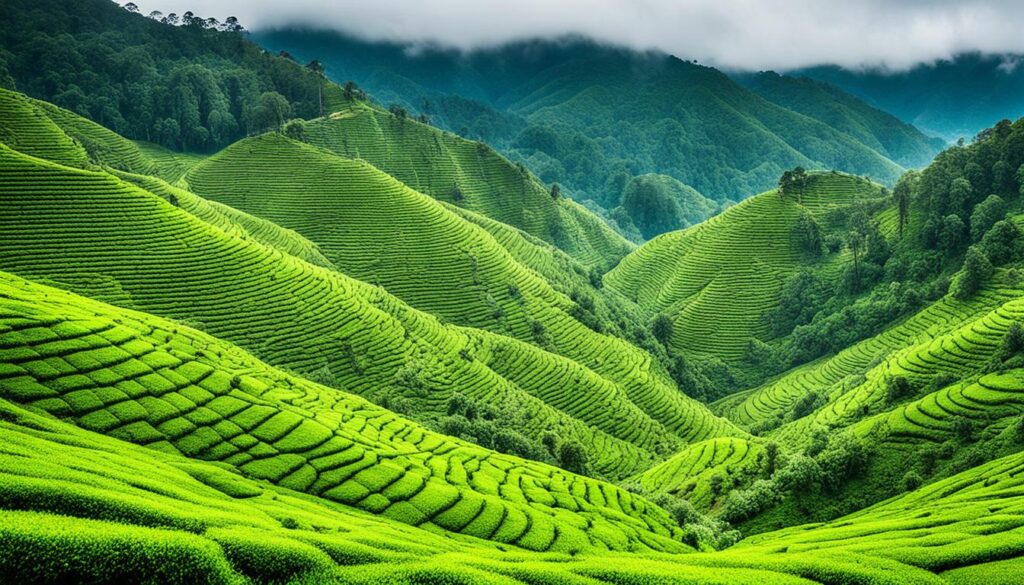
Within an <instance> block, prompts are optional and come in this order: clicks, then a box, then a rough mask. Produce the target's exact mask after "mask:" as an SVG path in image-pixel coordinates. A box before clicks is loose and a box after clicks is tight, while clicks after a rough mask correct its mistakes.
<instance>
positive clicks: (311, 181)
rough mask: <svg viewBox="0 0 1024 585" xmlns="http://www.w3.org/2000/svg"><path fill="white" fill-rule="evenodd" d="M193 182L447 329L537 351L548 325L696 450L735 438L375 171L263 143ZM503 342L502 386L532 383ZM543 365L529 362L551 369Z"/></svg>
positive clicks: (642, 361) (557, 297) (551, 333)
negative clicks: (304, 240) (509, 380)
mask: <svg viewBox="0 0 1024 585" xmlns="http://www.w3.org/2000/svg"><path fill="white" fill-rule="evenodd" d="M254 163H255V164H254ZM245 165H254V166H253V167H252V168H251V171H250V172H247V173H244V174H243V175H241V176H239V175H238V173H237V169H238V168H240V167H242V166H245ZM285 169H287V172H283V173H282V171H283V170H285ZM282 177H286V178H287V179H286V180H281V178H282ZM186 180H187V181H188V183H189V185H190V187H191V188H192V189H194V190H195V191H196V192H198V193H200V194H202V195H204V196H207V197H210V198H212V199H216V200H218V201H221V202H223V203H225V204H228V205H231V206H232V207H235V208H237V209H242V210H244V211H247V212H249V213H252V214H254V215H257V216H260V217H264V218H266V219H269V220H271V221H273V222H274V223H276V224H278V225H282V226H286V227H288V228H292V229H295V230H296V231H298V232H299V233H301V234H303V235H304V236H306V237H308V238H309V239H310V240H312V241H314V242H316V243H317V244H318V245H319V246H320V247H321V249H322V250H323V251H324V253H325V254H326V256H327V257H328V258H329V259H330V260H331V261H332V262H333V263H334V264H335V265H337V266H338V267H339V268H340V269H341V270H342V271H344V272H345V273H346V274H350V275H352V276H355V277H356V278H359V279H360V280H363V281H366V282H372V283H377V284H380V285H381V286H383V287H384V288H385V289H387V290H388V291H389V292H391V293H393V294H395V295H396V296H398V297H399V298H401V299H403V300H405V301H406V302H408V303H409V304H411V305H413V306H415V307H417V308H420V309H422V310H425V311H428V312H431V313H433V314H435V315H439V316H440V317H442V318H444V319H446V320H449V321H453V322H455V323H457V324H459V325H462V326H468V327H476V328H483V329H488V330H491V331H494V332H497V333H503V334H506V335H510V336H513V337H516V338H518V339H519V340H521V341H526V342H532V343H536V341H537V340H536V337H537V336H536V328H537V327H538V325H539V326H540V327H541V329H542V330H543V331H544V336H545V337H546V340H547V343H546V344H538V345H541V346H542V347H544V348H545V349H548V350H551V351H553V352H555V353H558V354H561V355H563V356H565V357H568V358H569V359H571V360H574V361H576V362H578V363H579V364H582V365H584V366H586V368H588V369H590V370H592V371H593V372H594V373H597V374H599V375H600V376H601V377H603V378H604V379H598V378H593V385H594V386H595V387H600V386H602V385H604V384H605V381H606V380H607V381H611V382H613V383H615V384H616V385H617V386H618V388H616V389H615V392H616V393H618V394H619V395H621V396H623V397H624V398H620V399H619V400H620V403H624V404H628V403H629V402H633V403H635V404H636V405H637V406H639V407H640V409H642V411H643V413H645V414H644V417H647V416H649V417H651V418H653V419H654V420H656V421H658V423H660V424H661V425H664V426H666V427H668V429H669V430H670V431H671V432H673V433H675V434H677V435H678V436H680V437H682V438H684V439H685V440H687V441H689V440H695V439H703V438H707V436H709V435H708V433H712V434H717V433H720V432H728V430H727V428H726V426H719V427H717V428H715V426H714V423H712V424H711V425H705V424H702V423H699V422H697V421H696V420H694V418H695V417H698V418H699V417H704V416H705V415H704V414H703V413H701V412H700V410H694V409H693V408H691V407H690V406H689V405H688V404H687V401H685V400H684V399H683V397H682V396H680V394H679V393H678V391H676V390H675V388H674V387H673V385H672V383H671V382H670V381H669V380H668V379H667V376H666V375H665V374H664V373H662V372H659V371H658V370H657V369H656V368H655V366H654V364H652V363H651V359H650V357H649V356H647V355H646V354H644V353H643V352H641V351H639V350H637V349H636V348H635V347H632V346H630V345H628V344H627V343H625V342H623V341H621V340H619V339H616V338H614V337H611V336H608V335H602V334H599V333H597V332H595V331H593V330H591V329H590V328H588V327H586V326H584V325H583V324H582V323H580V322H578V321H577V320H576V319H574V318H572V317H571V316H570V315H569V314H568V312H567V310H568V309H569V305H570V301H569V299H567V298H565V297H564V296H563V295H561V294H559V293H557V292H556V291H555V290H553V289H552V288H551V287H550V286H549V285H548V283H547V282H546V281H545V280H543V279H542V278H538V277H537V275H536V274H535V273H533V272H532V271H531V270H529V269H527V268H526V267H524V266H522V265H520V264H519V263H518V262H516V261H515V259H514V258H513V257H512V256H511V255H510V254H509V253H508V252H507V251H506V250H505V249H504V248H503V247H502V246H501V245H499V244H498V242H497V241H496V240H495V239H494V238H492V237H491V236H490V235H489V234H488V233H487V232H486V231H484V230H483V229H482V228H480V227H478V226H477V225H475V224H473V223H470V222H467V221H465V220H463V219H462V218H460V217H459V216H458V215H456V214H454V213H452V212H450V211H449V210H448V209H447V208H445V207H444V206H442V205H441V204H439V203H438V202H436V201H434V200H433V199H431V198H429V197H426V196H423V195H421V194H419V193H416V192H415V191H412V190H410V189H408V188H407V187H405V186H404V185H402V184H401V183H398V182H397V181H395V180H393V179H392V178H390V177H388V176H387V175H384V174H383V173H380V172H379V171H378V170H377V169H375V168H374V167H371V166H369V165H366V164H365V163H359V162H353V161H349V160H346V159H342V158H340V157H336V156H331V155H325V154H323V153H321V152H320V151H316V150H314V149H312V148H311V147H308V146H305V145H302V144H300V143H297V142H294V141H289V140H288V139H286V138H284V137H281V136H275V135H266V136H263V137H260V138H257V139H251V140H247V141H243V142H240V143H238V144H236V145H234V146H232V147H231V148H229V149H227V150H225V151H224V152H221V153H219V154H217V155H215V156H213V157H211V158H210V159H208V160H207V161H204V162H202V163H200V164H199V165H197V166H196V167H195V168H194V169H193V170H192V171H190V172H189V174H188V175H187V176H186ZM311 202H313V203H311ZM396 232H397V233H398V234H399V235H400V236H401V237H399V238H396V237H395V233H396ZM494 339H497V338H494ZM499 342H500V343H501V344H503V345H504V346H505V348H504V349H503V350H502V351H503V353H502V354H501V355H500V356H497V355H496V357H497V359H494V360H490V359H485V361H486V363H488V365H489V366H490V367H492V368H495V369H497V370H498V371H500V372H502V373H503V375H505V376H515V375H522V374H526V373H527V372H529V376H530V377H531V378H535V376H536V373H535V372H532V371H530V370H529V369H527V368H525V367H524V366H525V364H526V363H527V362H525V361H524V358H525V356H526V355H530V354H529V353H526V354H524V351H523V350H524V348H522V346H519V345H509V344H508V343H507V342H505V341H504V340H500V339H499ZM533 353H537V352H533ZM517 354H518V355H517ZM506 356H508V357H506ZM537 359H538V358H536V357H531V358H530V360H531V362H533V363H543V362H537ZM509 363H511V364H513V365H512V366H511V367H510V366H509V365H508V364H509ZM581 375H584V374H578V375H576V376H575V378H574V379H580V376H581ZM591 376H592V374H591ZM577 385H578V384H573V386H577ZM586 394H589V395H591V396H594V397H596V396H598V394H595V393H594V392H588V393H586ZM580 395H581V393H578V392H567V391H566V390H565V388H564V383H563V388H562V389H560V390H555V393H554V394H552V393H550V392H549V393H548V394H547V395H546V398H545V400H546V401H549V403H552V404H557V405H559V406H558V407H559V408H563V409H564V408H566V406H565V405H566V404H567V403H568V402H569V401H571V402H572V403H573V404H575V407H574V408H572V409H570V410H571V411H573V412H580V410H581V409H582V410H586V411H588V412H591V413H593V414H595V415H596V412H595V411H593V409H592V407H590V406H584V405H583V404H578V403H577V401H578V400H579V396H580ZM633 410H635V408H634V407H633V406H632V405H631V404H628V407H627V408H616V409H615V411H616V412H618V413H620V416H621V417H622V418H621V419H620V420H621V422H622V423H623V424H624V425H627V426H632V427H633V430H632V431H630V433H631V434H632V433H639V434H641V435H644V434H646V433H647V431H648V430H649V429H650V425H649V424H647V423H640V424H637V423H635V422H631V421H634V420H635V419H633V417H631V416H629V415H628V414H626V413H629V412H631V411H633ZM695 429H697V430H696V433H695V432H694V430H695ZM657 434H658V433H655V435H657Z"/></svg>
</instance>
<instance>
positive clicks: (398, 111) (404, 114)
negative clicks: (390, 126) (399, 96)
mask: <svg viewBox="0 0 1024 585" xmlns="http://www.w3.org/2000/svg"><path fill="white" fill-rule="evenodd" d="M388 111H389V112H391V114H392V115H393V116H394V117H396V118H398V119H399V120H405V119H406V118H408V117H409V110H406V109H405V108H403V107H402V106H400V105H398V104H391V106H389V107H388Z"/></svg>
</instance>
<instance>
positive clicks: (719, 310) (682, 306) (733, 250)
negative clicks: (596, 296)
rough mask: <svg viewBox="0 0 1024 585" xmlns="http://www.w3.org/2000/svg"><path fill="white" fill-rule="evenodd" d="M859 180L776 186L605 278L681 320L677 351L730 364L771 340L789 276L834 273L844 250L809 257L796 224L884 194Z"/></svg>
mask: <svg viewBox="0 0 1024 585" xmlns="http://www.w3.org/2000/svg"><path fill="white" fill-rule="evenodd" d="M878 189H879V188H878V186H877V185H874V184H872V183H868V182H867V181H865V180H864V179H861V178H858V177H850V176H848V175H841V174H833V173H821V174H814V175H812V184H811V186H810V187H809V188H808V189H807V190H806V191H805V192H804V193H803V194H802V196H801V197H800V201H799V202H798V201H797V198H796V197H791V196H787V197H785V198H782V197H779V195H778V194H777V193H776V192H774V191H772V192H769V193H764V194H761V195H758V196H756V197H753V198H751V199H748V200H746V201H744V202H743V203H740V204H738V205H736V206H734V207H731V208H730V209H728V210H726V211H725V212H724V213H722V214H720V215H718V216H716V217H713V218H711V219H710V220H708V221H706V222H704V223H701V224H699V225H697V226H694V227H692V228H689V229H686V230H682V231H678V232H672V233H668V234H664V235H662V236H659V237H657V238H655V239H653V240H651V241H650V242H648V243H647V244H645V245H644V246H642V247H641V248H640V249H638V250H636V251H635V252H633V253H632V254H630V255H629V256H627V257H626V258H624V259H623V260H622V262H621V263H619V265H618V266H617V267H615V269H614V270H612V271H611V272H609V273H608V274H607V275H606V276H605V282H606V283H607V285H608V286H610V287H612V288H615V289H617V290H618V291H620V292H622V293H623V294H624V295H626V296H627V297H628V298H630V299H633V300H635V301H636V302H637V303H638V304H639V305H640V306H641V307H643V308H645V309H646V310H647V311H648V312H649V313H650V314H657V313H662V314H665V315H668V316H669V317H670V318H671V319H672V320H673V323H674V324H675V327H674V329H673V336H672V339H671V346H672V347H673V349H676V350H679V351H683V352H687V353H697V354H709V355H712V356H716V357H718V358H721V359H723V360H726V361H727V362H733V363H735V362H737V361H739V360H740V358H741V357H742V356H743V354H744V351H745V349H746V347H747V344H748V342H749V340H750V339H753V338H761V339H763V338H764V337H766V335H767V333H768V324H767V323H766V322H765V320H764V316H765V314H766V313H767V312H768V311H770V310H771V309H772V308H773V307H774V306H775V304H776V303H777V302H778V300H779V294H780V291H781V287H782V284H783V282H784V281H785V279H786V277H788V276H789V275H791V274H792V273H793V272H795V271H796V270H798V269H799V268H801V267H804V266H819V269H820V270H822V271H824V272H825V273H829V272H834V269H835V268H836V267H837V266H838V259H839V258H841V255H833V256H827V257H825V258H823V259H820V260H809V259H807V258H806V257H805V256H804V254H803V253H802V252H801V251H800V250H799V249H798V248H797V247H796V245H795V244H794V242H793V239H792V228H793V225H794V221H795V220H796V218H797V217H798V216H799V214H800V213H803V212H810V213H811V214H812V215H814V216H816V217H819V218H820V220H821V221H824V220H825V218H826V217H827V212H828V210H830V209H834V208H836V207H842V206H847V205H849V204H850V203H852V202H853V201H856V200H859V199H864V198H871V197H877V196H878Z"/></svg>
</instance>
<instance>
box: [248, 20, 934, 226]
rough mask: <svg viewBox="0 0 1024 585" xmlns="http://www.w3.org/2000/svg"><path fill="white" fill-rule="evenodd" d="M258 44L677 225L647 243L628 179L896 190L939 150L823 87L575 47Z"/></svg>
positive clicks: (713, 191)
mask: <svg viewBox="0 0 1024 585" xmlns="http://www.w3.org/2000/svg"><path fill="white" fill-rule="evenodd" d="M254 38H255V39H256V40H257V41H258V42H260V43H262V44H264V45H265V46H268V47H273V48H275V49H281V50H288V51H290V52H292V53H293V54H295V55H301V56H302V57H303V58H306V59H312V58H318V59H322V60H323V62H324V64H325V66H326V68H327V71H328V73H329V74H330V75H333V76H335V77H338V78H344V79H349V78H351V79H355V80H357V81H359V82H360V84H361V85H363V86H364V87H366V88H367V89H368V90H369V91H370V92H371V93H372V94H373V95H374V96H375V97H376V98H377V99H378V100H380V101H381V102H383V103H394V104H398V105H401V106H402V107H403V108H405V109H407V110H409V111H411V112H415V113H422V114H424V115H426V116H428V117H429V119H430V120H431V122H432V123H434V124H436V125H438V126H439V127H442V128H445V129H448V130H450V131H453V132H456V133H459V134H460V135H463V136H467V137H470V138H473V139H477V140H482V141H485V142H487V143H488V144H491V145H493V146H495V147H496V148H498V149H499V150H500V151H501V152H503V153H505V154H507V155H508V156H510V157H511V158H513V159H514V160H517V161H521V162H523V163H524V164H526V166H527V167H529V168H530V169H531V170H533V171H534V172H535V173H536V174H537V175H538V176H539V177H540V178H541V179H542V180H544V181H545V182H548V183H558V184H559V185H561V186H562V187H564V188H565V190H566V193H567V194H568V195H570V196H573V197H575V198H576V199H578V200H581V201H586V200H589V201H592V202H593V204H594V207H595V209H604V210H607V212H608V215H609V217H612V218H614V219H615V221H616V222H617V223H618V224H619V225H620V227H622V228H623V232H624V233H635V232H632V231H631V228H630V226H629V223H631V222H632V223H633V224H635V227H637V228H639V231H640V232H643V233H645V234H646V235H645V236H644V237H645V238H647V237H649V235H650V234H652V233H663V232H664V231H667V230H666V228H667V227H668V226H681V225H684V224H683V223H681V222H677V221H674V220H669V221H666V222H665V224H664V225H663V226H660V227H659V228H658V230H660V231H658V230H656V231H654V232H652V231H650V230H647V229H646V228H641V224H644V223H647V220H646V219H645V218H643V217H638V216H636V215H633V214H632V212H631V211H629V210H628V209H626V208H623V209H619V211H618V212H617V213H615V212H614V211H615V210H616V208H620V207H623V202H624V201H623V198H624V196H625V195H626V192H625V188H626V185H627V184H628V183H629V182H630V181H631V179H633V178H634V177H638V176H641V175H648V174H660V175H665V176H668V177H671V178H673V179H675V180H676V181H679V182H680V183H682V184H683V185H685V186H687V187H689V188H690V189H692V190H695V191H696V192H697V193H699V194H700V195H701V196H703V197H705V198H708V199H711V200H712V201H714V202H716V203H718V204H728V203H729V202H730V201H738V200H740V199H742V198H744V197H746V196H749V195H751V194H754V193H758V192H762V191H765V190H767V189H769V188H771V187H772V186H773V185H774V183H775V181H776V179H777V178H778V177H779V175H781V173H782V172H783V171H784V170H786V169H790V168H793V167H795V166H798V165H799V166H803V167H805V168H808V169H838V170H843V171H846V172H854V173H856V174H860V175H869V176H871V177H872V178H874V179H876V180H881V181H882V182H884V183H889V184H891V183H893V182H894V181H895V180H896V179H897V178H898V177H899V175H900V173H901V172H902V170H903V168H910V167H916V166H919V165H922V164H924V163H926V162H927V161H928V160H930V159H931V157H932V156H934V154H935V153H936V152H937V151H938V150H939V149H940V148H941V147H942V146H943V144H944V143H943V141H941V140H937V139H934V138H930V137H927V136H925V135H924V134H922V133H921V132H920V131H919V130H917V129H916V128H914V127H913V126H910V125H909V124H905V123H901V122H900V121H899V120H897V119H896V118H894V117H893V116H892V115H890V114H888V113H885V112H882V111H880V110H878V109H876V108H874V107H871V106H869V105H868V104H866V103H864V102H863V101H861V100H859V99H858V98H856V97H854V96H852V95H850V94H847V93H845V92H843V91H841V90H839V89H837V88H835V87H832V86H828V85H826V84H823V83H819V84H813V83H800V82H799V81H798V80H795V79H792V78H789V77H779V76H775V77H776V78H778V79H779V81H778V83H777V84H776V85H777V86H778V87H784V88H785V91H784V92H783V91H777V92H775V93H774V94H772V95H769V94H768V92H764V91H760V90H759V89H758V88H754V87H746V86H745V84H744V83H740V82H743V81H745V79H744V78H738V79H739V81H740V82H737V81H736V80H734V79H732V78H730V76H728V75H726V74H724V73H723V72H721V71H719V70H717V69H715V68H713V67H708V66H705V65H701V64H697V63H694V62H691V61H688V60H685V59H678V58H675V57H671V56H668V55H665V54H662V53H658V52H639V51H632V50H628V49H624V48H621V47H615V46H608V45H603V44H599V43H595V42H593V41H589V40H587V39H581V38H574V37H569V38H564V39H557V40H532V41H522V42H519V43H512V44H509V45H506V46H502V47H495V48H484V49H479V50H476V51H472V52H469V53H467V54H464V55H463V54H460V53H459V52H458V51H457V50H450V49H445V48H440V47H421V48H420V49H421V50H416V51H407V50H405V49H406V48H405V47H403V46H402V45H401V44H398V43H387V42H378V43H371V42H366V41H360V40H358V39H355V38H352V37H348V36H345V35H342V34H338V33H333V32H324V31H311V30H303V29H281V30H261V31H258V32H257V33H256V34H255V35H254ZM664 199H665V197H659V201H661V200H664ZM663 209H668V206H665V207H663ZM669 213H670V214H671V211H670V212H669ZM705 217H706V216H705Z"/></svg>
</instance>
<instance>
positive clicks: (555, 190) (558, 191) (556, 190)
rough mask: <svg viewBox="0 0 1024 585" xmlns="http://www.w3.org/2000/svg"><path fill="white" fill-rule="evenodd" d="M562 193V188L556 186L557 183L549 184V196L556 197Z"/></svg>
mask: <svg viewBox="0 0 1024 585" xmlns="http://www.w3.org/2000/svg"><path fill="white" fill-rule="evenodd" d="M561 195H562V188H561V187H559V186H558V183H553V184H552V185H551V198H552V199H558V198H559V197H560V196H561Z"/></svg>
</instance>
